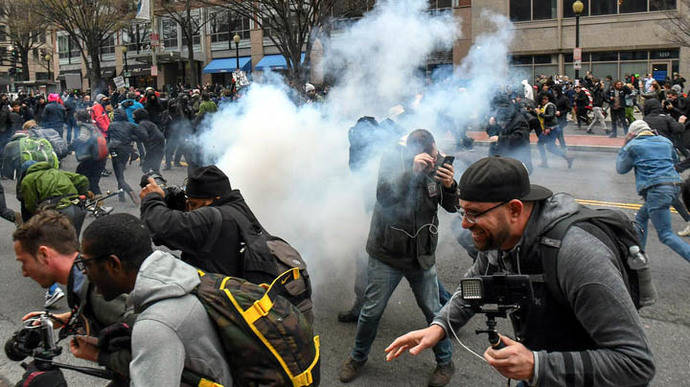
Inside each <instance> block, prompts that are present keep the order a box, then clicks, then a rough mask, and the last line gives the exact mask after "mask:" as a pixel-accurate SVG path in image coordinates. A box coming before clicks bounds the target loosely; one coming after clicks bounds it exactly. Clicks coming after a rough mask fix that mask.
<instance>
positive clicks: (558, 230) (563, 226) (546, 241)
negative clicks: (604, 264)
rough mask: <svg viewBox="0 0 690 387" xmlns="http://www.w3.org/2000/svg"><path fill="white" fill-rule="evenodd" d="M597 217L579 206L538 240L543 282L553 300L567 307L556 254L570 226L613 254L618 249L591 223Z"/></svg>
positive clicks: (610, 238) (610, 239)
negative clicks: (594, 239) (589, 236)
mask: <svg viewBox="0 0 690 387" xmlns="http://www.w3.org/2000/svg"><path fill="white" fill-rule="evenodd" d="M598 217H600V215H599V214H598V213H597V212H596V211H595V210H592V209H590V208H587V207H584V206H581V207H580V210H579V211H578V212H576V213H575V214H572V215H570V216H567V217H565V218H563V219H561V220H559V221H558V222H557V223H556V224H555V225H554V226H553V227H551V228H550V229H549V230H547V231H546V232H545V233H544V234H542V236H541V237H540V238H539V249H540V252H541V254H540V255H541V264H542V269H543V273H544V282H545V283H546V286H547V288H548V289H549V292H550V293H551V295H552V296H553V297H554V299H556V301H557V302H559V303H560V304H562V305H568V300H567V298H566V295H565V294H564V293H563V289H561V285H560V283H559V282H558V252H559V250H560V248H561V244H562V242H563V238H564V237H565V234H566V233H567V232H568V230H569V229H570V227H571V226H572V225H574V224H577V226H578V227H580V228H582V229H583V230H584V231H586V232H588V233H589V234H591V235H593V236H594V237H595V238H597V239H598V240H600V241H601V242H602V243H604V244H605V245H606V246H607V247H608V248H609V249H611V251H612V252H613V253H614V254H618V247H617V246H616V244H615V242H614V241H613V239H612V238H613V237H614V236H612V235H610V234H609V233H608V232H606V231H604V230H603V229H602V228H601V227H599V226H597V225H595V224H594V223H592V220H594V219H596V218H598Z"/></svg>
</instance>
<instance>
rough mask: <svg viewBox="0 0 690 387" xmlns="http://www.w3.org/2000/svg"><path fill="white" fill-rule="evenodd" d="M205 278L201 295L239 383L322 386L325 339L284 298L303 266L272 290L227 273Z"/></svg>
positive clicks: (203, 275) (285, 275)
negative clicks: (321, 355)
mask: <svg viewBox="0 0 690 387" xmlns="http://www.w3.org/2000/svg"><path fill="white" fill-rule="evenodd" d="M199 275H200V280H201V283H200V284H199V286H198V287H197V288H196V289H195V294H196V296H197V298H198V299H199V300H200V301H201V303H202V304H203V305H204V308H206V311H207V312H208V315H209V317H210V318H211V320H212V321H213V322H214V324H215V325H216V328H217V330H218V336H219V337H220V339H221V341H222V344H223V348H224V349H225V354H226V361H227V362H228V365H229V366H230V369H231V370H232V374H233V375H232V376H233V381H234V383H235V384H236V385H238V386H250V387H254V386H257V387H258V386H276V387H277V386H292V387H303V386H305V387H307V386H318V385H319V381H320V374H319V363H320V358H319V336H314V333H313V329H312V325H311V323H310V322H309V321H308V319H307V318H306V317H305V315H304V314H303V313H302V312H300V311H299V309H298V308H297V307H296V306H295V305H293V304H292V303H291V302H290V301H288V300H287V299H286V298H285V297H283V296H282V295H281V293H282V292H284V291H285V287H286V286H289V285H290V284H291V283H292V282H294V281H298V280H299V279H300V270H299V268H293V269H290V270H288V271H286V272H285V273H283V274H282V275H280V276H278V278H276V279H275V280H274V281H273V283H271V285H268V286H267V285H256V284H253V283H251V282H248V281H246V280H244V279H241V278H235V277H226V276H223V275H221V274H210V273H202V272H201V271H200V272H199ZM194 384H196V385H199V384H198V383H194Z"/></svg>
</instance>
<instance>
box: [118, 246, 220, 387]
mask: <svg viewBox="0 0 690 387" xmlns="http://www.w3.org/2000/svg"><path fill="white" fill-rule="evenodd" d="M199 282H200V281H199V274H198V272H197V269H196V268H194V267H192V266H190V265H188V264H186V263H184V262H182V261H180V260H179V259H175V257H173V256H172V255H170V254H168V253H165V252H162V251H154V252H153V253H152V254H151V255H149V256H148V257H147V258H146V259H145V260H144V262H143V263H142V264H141V267H139V273H138V274H137V279H136V283H135V284H134V289H133V290H132V291H131V293H130V294H129V298H128V300H127V302H128V304H129V305H131V306H133V307H134V311H135V312H139V315H138V317H137V320H136V322H135V323H134V327H133V328H132V362H131V363H130V365H129V373H130V378H131V382H132V383H131V385H132V386H146V387H156V386H160V387H170V386H177V385H182V384H181V382H180V381H181V378H182V370H183V369H185V368H186V369H188V370H190V371H192V372H194V373H196V374H198V375H201V376H204V377H206V378H208V379H210V380H212V381H214V382H217V383H220V384H222V385H223V386H225V387H228V386H232V376H231V373H230V368H229V367H228V364H227V362H226V361H225V353H224V349H223V346H222V344H221V341H220V338H219V337H218V334H217V333H216V327H215V325H214V323H213V322H212V321H211V319H210V318H209V316H208V314H207V312H206V309H205V308H204V306H203V305H202V304H201V302H200V301H199V300H198V299H197V298H196V296H195V295H193V294H190V293H191V291H192V290H193V289H194V288H196V287H197V286H198V285H199Z"/></svg>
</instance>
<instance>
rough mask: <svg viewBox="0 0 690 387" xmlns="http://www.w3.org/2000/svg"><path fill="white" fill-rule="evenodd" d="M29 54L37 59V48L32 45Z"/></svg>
mask: <svg viewBox="0 0 690 387" xmlns="http://www.w3.org/2000/svg"><path fill="white" fill-rule="evenodd" d="M31 55H32V56H33V57H34V60H35V61H37V60H39V55H38V48H36V47H34V48H33V49H32V50H31Z"/></svg>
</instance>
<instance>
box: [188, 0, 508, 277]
mask: <svg viewBox="0 0 690 387" xmlns="http://www.w3.org/2000/svg"><path fill="white" fill-rule="evenodd" d="M427 5H428V2H427V1H425V0H399V1H380V2H378V3H377V6H376V7H375V8H374V9H373V10H372V11H371V12H369V13H368V14H366V15H365V16H364V17H363V18H362V19H360V20H359V21H357V22H356V23H354V24H353V25H352V26H350V27H349V28H346V29H345V30H344V31H340V32H338V33H337V34H334V36H333V37H332V38H330V39H326V38H320V40H321V42H322V44H323V46H324V55H325V56H324V58H323V60H322V63H323V66H324V69H325V71H326V73H330V74H336V75H337V79H338V81H337V83H336V84H335V85H334V86H333V87H332V89H331V91H330V92H329V94H328V97H327V100H326V101H325V103H323V104H307V105H302V106H295V104H294V103H293V102H291V100H290V98H289V97H288V94H289V90H288V88H287V87H286V86H285V85H284V84H282V83H281V82H279V81H277V80H274V81H269V82H266V81H264V82H262V83H255V84H253V85H252V86H251V87H250V90H249V91H248V93H247V94H246V95H245V96H244V97H243V98H242V99H241V100H240V101H239V102H238V103H236V104H229V105H227V106H225V107H224V108H223V109H222V110H220V111H219V112H218V113H216V114H214V115H213V116H212V117H211V118H210V119H209V120H208V121H207V124H208V125H209V126H208V128H207V130H205V131H204V134H203V135H202V137H201V138H199V146H200V147H202V149H203V151H204V152H205V154H206V155H207V156H208V157H209V159H210V160H215V161H216V162H217V164H218V166H219V167H220V168H222V169H223V170H224V171H225V172H226V173H227V174H228V176H229V177H230V182H231V184H232V186H233V188H237V189H240V190H241V192H242V193H243V195H244V197H245V199H246V200H247V203H248V204H249V206H250V207H251V208H252V210H253V211H254V212H255V214H256V215H257V217H258V218H259V219H260V221H261V222H262V224H263V225H264V226H265V227H266V228H267V229H268V230H269V231H270V232H271V233H274V234H275V235H279V236H281V237H283V238H285V239H286V240H288V241H289V242H290V243H291V244H293V245H294V246H295V247H296V248H297V249H298V250H299V251H300V252H301V253H302V255H303V256H304V258H305V260H306V261H307V262H308V264H309V265H310V272H311V273H312V278H313V281H314V285H315V287H317V288H318V287H319V286H320V285H323V284H325V283H327V277H328V276H332V275H338V274H341V275H342V273H343V270H345V269H348V268H351V267H352V266H353V261H354V259H353V258H354V257H355V256H356V255H357V254H360V253H361V251H362V250H363V248H364V245H365V243H366V238H367V234H368V231H369V221H370V214H368V213H367V210H366V208H371V204H372V203H373V201H374V200H375V185H376V174H377V167H378V160H376V159H374V160H372V161H371V162H370V163H369V164H368V165H367V167H366V168H364V171H363V172H362V173H361V174H357V175H354V174H353V173H352V172H351V171H350V170H349V169H348V147H349V144H348V129H349V128H350V127H351V126H353V125H354V123H355V122H356V120H357V119H358V118H359V117H361V116H364V115H369V116H374V117H375V118H376V119H377V120H379V121H381V120H383V119H384V118H386V116H387V114H388V112H389V110H390V109H391V107H392V106H394V105H398V104H402V105H403V106H405V110H406V111H405V114H403V115H402V116H400V117H398V118H396V121H398V123H399V124H400V125H401V126H402V127H403V129H404V130H405V131H406V132H409V131H410V130H411V129H414V128H426V129H429V130H430V131H432V132H433V133H434V135H435V136H436V139H437V142H438V143H441V142H442V141H441V137H443V136H445V135H446V132H447V131H448V130H451V129H452V130H456V128H457V129H463V128H465V127H466V126H467V125H469V124H470V123H471V122H472V121H473V120H476V119H477V118H478V117H481V116H483V115H484V114H486V113H487V112H488V109H489V102H490V100H491V98H492V96H493V94H495V92H496V91H497V90H498V89H500V88H502V87H504V85H506V84H511V85H519V81H520V79H509V71H508V64H507V53H508V46H509V44H510V41H511V39H512V32H511V31H512V26H511V25H510V22H509V21H508V20H507V19H506V18H505V17H503V16H499V15H495V14H490V13H483V14H482V18H483V19H485V21H486V22H487V23H489V24H491V25H493V26H494V28H493V32H490V33H488V34H486V35H482V36H479V37H478V38H477V40H476V45H475V46H474V47H473V48H472V49H471V51H470V53H469V55H468V57H467V58H466V59H465V61H464V62H463V63H462V64H461V65H460V66H459V67H457V68H456V69H455V71H454V72H453V73H452V74H449V75H448V76H444V77H441V79H439V80H438V81H437V82H432V83H431V84H427V81H426V79H425V78H424V75H423V74H420V73H419V71H418V69H419V68H420V67H424V65H425V61H426V58H427V57H428V56H429V55H430V54H432V53H433V52H434V51H436V50H449V49H450V48H451V47H452V45H453V43H454V41H455V39H456V38H458V37H459V26H458V25H457V21H456V19H454V18H453V17H452V16H451V15H450V14H449V13H443V14H431V13H429V12H425V11H424V10H425V9H426V7H427ZM264 78H269V79H270V78H272V77H271V76H270V74H269V76H268V77H266V76H265V77H264ZM273 78H274V79H276V78H275V77H273ZM420 93H423V95H424V96H423V98H422V99H421V101H419V95H420ZM444 233H445V234H446V235H447V234H449V232H448V231H446V230H443V231H441V234H442V235H443V234H444Z"/></svg>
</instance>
